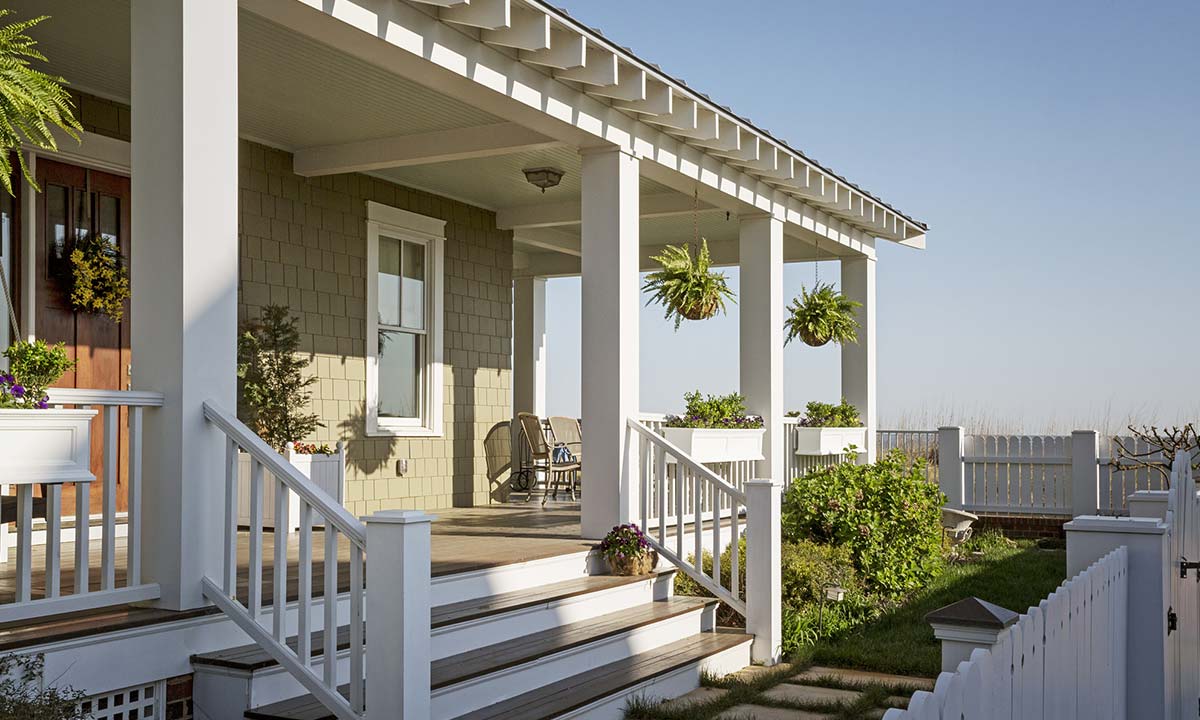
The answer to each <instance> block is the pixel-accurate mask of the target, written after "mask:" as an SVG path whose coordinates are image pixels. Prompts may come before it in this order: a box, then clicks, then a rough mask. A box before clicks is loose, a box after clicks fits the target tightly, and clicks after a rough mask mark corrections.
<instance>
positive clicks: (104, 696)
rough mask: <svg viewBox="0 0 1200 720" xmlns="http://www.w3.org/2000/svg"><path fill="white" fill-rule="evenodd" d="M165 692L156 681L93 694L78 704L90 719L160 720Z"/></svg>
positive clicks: (161, 684)
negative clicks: (88, 714)
mask: <svg viewBox="0 0 1200 720" xmlns="http://www.w3.org/2000/svg"><path fill="white" fill-rule="evenodd" d="M165 694H166V693H165V691H164V689H163V683H161V682H157V683H151V684H149V685H141V686H137V687H131V688H125V689H124V690H114V691H113V692H107V693H100V694H99V695H93V696H91V697H89V698H88V699H86V700H84V701H83V702H82V703H81V704H80V705H81V709H82V710H83V711H84V712H85V713H91V715H90V716H89V717H90V718H91V719H92V720H161V718H163V710H162V708H163V696H164V695H165Z"/></svg>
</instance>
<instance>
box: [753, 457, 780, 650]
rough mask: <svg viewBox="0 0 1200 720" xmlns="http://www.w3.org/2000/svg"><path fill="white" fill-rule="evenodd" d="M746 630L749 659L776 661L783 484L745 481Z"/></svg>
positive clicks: (778, 635)
mask: <svg viewBox="0 0 1200 720" xmlns="http://www.w3.org/2000/svg"><path fill="white" fill-rule="evenodd" d="M745 488H746V631H747V632H748V633H750V634H751V635H753V636H754V643H753V644H752V645H751V646H750V659H751V660H752V661H754V662H756V663H762V664H763V665H774V664H776V663H778V662H779V660H780V655H781V652H782V646H783V617H782V616H783V609H782V607H781V604H782V594H783V580H782V576H781V571H780V567H779V559H780V547H781V546H782V538H781V535H780V513H781V509H782V503H783V497H782V490H783V484H782V483H780V482H778V481H775V480H750V481H747V482H746V485H745Z"/></svg>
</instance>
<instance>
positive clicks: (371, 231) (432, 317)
mask: <svg viewBox="0 0 1200 720" xmlns="http://www.w3.org/2000/svg"><path fill="white" fill-rule="evenodd" d="M381 233H382V234H384V235H386V236H388V237H394V238H398V239H401V240H412V241H415V242H419V243H421V244H423V245H425V246H427V247H428V248H429V255H428V263H429V267H428V269H429V274H428V277H427V279H426V283H425V285H426V289H425V291H426V293H427V296H426V298H425V302H426V307H428V308H429V328H428V331H427V333H426V335H427V338H428V343H427V344H428V350H427V352H428V360H427V364H426V372H425V383H424V385H425V387H424V388H422V392H423V393H424V395H423V397H422V400H423V402H424V407H425V408H426V411H425V415H424V417H423V418H421V420H420V422H419V423H418V424H414V423H413V421H412V420H404V419H400V418H380V417H379V340H378V337H379V302H378V301H379V236H380V234H381ZM445 246H446V221H444V220H438V219H437V218H431V217H428V216H425V215H418V214H417V213H412V212H408V211H406V210H401V209H399V208H394V207H391V206H389V205H381V204H379V203H376V202H370V201H368V202H367V337H366V341H367V413H366V415H367V430H366V432H367V435H369V436H377V437H442V436H443V435H444V434H445V426H444V424H443V419H442V418H443V384H442V374H443V369H442V368H443V361H442V353H443V348H444V342H443V340H442V324H443V316H444V309H443V301H444V296H443V290H442V288H443V274H444V270H443V269H444V267H445V264H444V263H445Z"/></svg>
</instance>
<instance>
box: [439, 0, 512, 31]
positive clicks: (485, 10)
mask: <svg viewBox="0 0 1200 720" xmlns="http://www.w3.org/2000/svg"><path fill="white" fill-rule="evenodd" d="M438 17H439V18H441V19H442V20H443V21H445V22H448V23H454V24H455V25H467V26H469V27H476V28H482V29H484V30H498V29H500V28H507V27H509V26H510V25H512V4H511V2H510V0H470V4H462V5H453V6H450V7H445V8H443V9H442V10H440V11H438Z"/></svg>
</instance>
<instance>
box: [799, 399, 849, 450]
mask: <svg viewBox="0 0 1200 720" xmlns="http://www.w3.org/2000/svg"><path fill="white" fill-rule="evenodd" d="M788 417H799V418H800V421H799V422H798V423H797V424H796V425H797V427H796V430H795V432H796V454H797V455H840V454H843V453H845V452H846V451H847V449H859V448H864V447H866V444H867V430H866V428H864V427H863V424H862V420H861V419H859V416H858V408H856V407H854V406H853V405H851V404H850V403H848V402H846V400H845V399H844V398H843V399H842V402H841V403H840V404H838V405H834V404H832V403H823V402H818V401H816V400H814V401H812V402H810V403H808V405H806V406H805V412H804V413H803V414H801V413H800V412H797V411H792V412H789V413H788Z"/></svg>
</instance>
